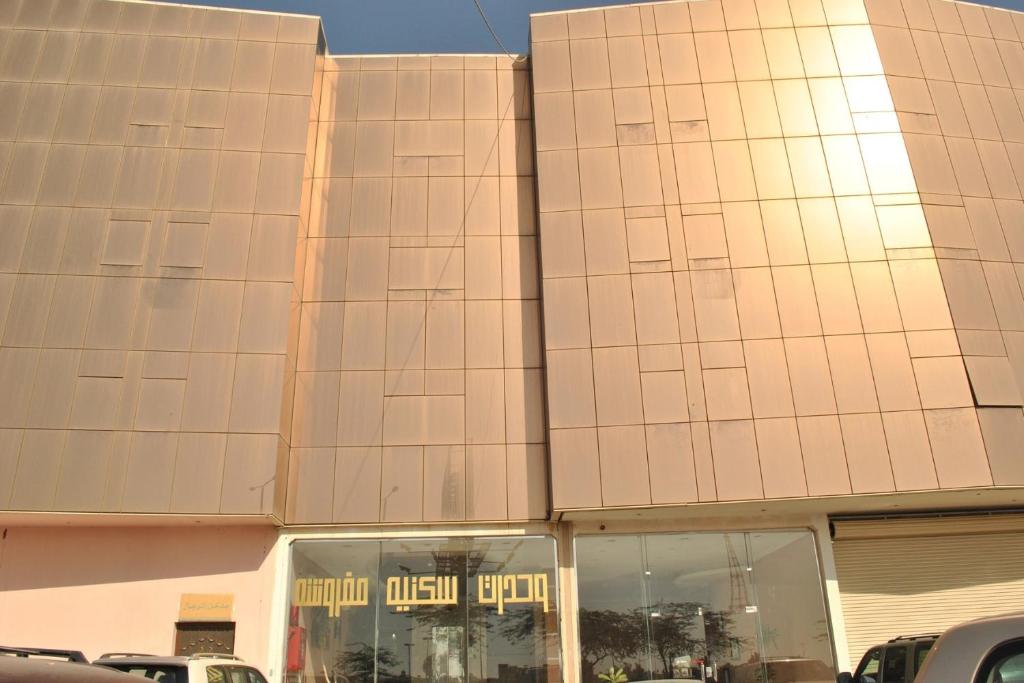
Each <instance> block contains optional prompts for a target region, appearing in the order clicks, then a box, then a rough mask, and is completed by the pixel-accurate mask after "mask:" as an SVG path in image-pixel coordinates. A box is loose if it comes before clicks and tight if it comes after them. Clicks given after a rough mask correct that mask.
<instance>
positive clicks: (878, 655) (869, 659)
mask: <svg viewBox="0 0 1024 683" xmlns="http://www.w3.org/2000/svg"><path fill="white" fill-rule="evenodd" d="M881 664H882V648H880V647H877V648H875V649H874V650H869V651H868V653H867V654H866V655H864V658H863V659H861V660H860V666H858V667H857V673H856V675H854V677H853V680H854V681H855V682H856V683H862V681H864V677H867V678H868V679H870V681H874V682H875V683H877V681H878V670H879V669H880V668H881ZM864 683H870V682H869V681H864Z"/></svg>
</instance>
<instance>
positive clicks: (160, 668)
mask: <svg viewBox="0 0 1024 683" xmlns="http://www.w3.org/2000/svg"><path fill="white" fill-rule="evenodd" d="M103 666H106V667H109V668H111V669H117V670H118V671H123V672H125V673H128V674H132V675H133V676H142V677H143V678H148V679H150V680H153V681H160V683H188V670H187V669H186V668H185V667H183V666H175V665H173V664H132V663H129V662H125V663H124V664H104V665H103Z"/></svg>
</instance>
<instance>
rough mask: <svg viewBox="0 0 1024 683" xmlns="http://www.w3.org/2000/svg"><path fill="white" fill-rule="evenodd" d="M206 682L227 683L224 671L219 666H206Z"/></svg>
mask: <svg viewBox="0 0 1024 683" xmlns="http://www.w3.org/2000/svg"><path fill="white" fill-rule="evenodd" d="M206 683H227V682H226V679H225V676H224V671H223V670H222V669H221V668H220V667H217V666H208V667H206Z"/></svg>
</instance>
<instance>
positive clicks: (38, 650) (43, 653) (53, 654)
mask: <svg viewBox="0 0 1024 683" xmlns="http://www.w3.org/2000/svg"><path fill="white" fill-rule="evenodd" d="M0 655H7V656H9V657H23V658H32V659H55V660H58V661H62V662H80V663H83V664H88V663H89V660H88V659H86V658H85V654H84V653H82V651H81V650H56V649H54V648H49V647H8V646H6V645H0Z"/></svg>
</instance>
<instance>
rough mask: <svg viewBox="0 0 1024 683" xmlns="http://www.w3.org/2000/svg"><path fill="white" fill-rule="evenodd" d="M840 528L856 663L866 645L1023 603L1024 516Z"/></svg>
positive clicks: (841, 570)
mask: <svg viewBox="0 0 1024 683" xmlns="http://www.w3.org/2000/svg"><path fill="white" fill-rule="evenodd" d="M836 526H837V529H836V532H837V533H836V540H835V545H834V548H835V560H836V571H837V575H838V579H839V592H840V596H841V603H842V609H843V619H844V622H845V627H846V638H847V642H848V644H849V649H850V657H851V660H852V661H851V665H852V664H854V663H855V662H856V661H857V659H858V658H859V657H861V656H862V655H863V654H864V652H865V651H866V650H867V649H868V648H869V647H871V646H873V645H877V644H879V643H884V642H885V641H887V640H889V639H891V638H895V637H896V636H900V635H915V634H926V633H941V632H942V631H943V630H945V629H947V628H949V627H950V626H953V625H955V624H958V623H961V622H963V621H967V620H970V619H975V618H980V617H984V616H991V615H995V614H1002V613H1006V612H1010V611H1014V610H1019V609H1020V605H1021V604H1024V576H1022V575H1021V572H1020V567H1021V566H1022V563H1024V519H1022V518H1021V517H1020V516H1016V517H1003V518H996V519H988V518H966V519H957V518H936V519H934V520H928V521H925V520H920V521H918V520H897V521H894V520H888V521H881V520H880V521H877V522H872V521H869V522H849V523H837V525H836ZM886 527H888V528H886ZM940 527H941V531H940Z"/></svg>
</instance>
